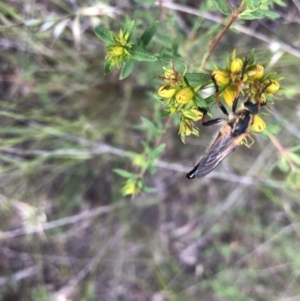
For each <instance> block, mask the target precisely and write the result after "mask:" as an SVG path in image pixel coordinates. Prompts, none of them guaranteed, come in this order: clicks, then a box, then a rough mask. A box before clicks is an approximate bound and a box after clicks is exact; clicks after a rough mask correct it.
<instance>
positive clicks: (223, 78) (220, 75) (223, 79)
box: [212, 69, 230, 85]
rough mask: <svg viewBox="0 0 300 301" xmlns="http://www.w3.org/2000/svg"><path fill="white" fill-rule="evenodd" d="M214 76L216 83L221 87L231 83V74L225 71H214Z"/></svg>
mask: <svg viewBox="0 0 300 301" xmlns="http://www.w3.org/2000/svg"><path fill="white" fill-rule="evenodd" d="M212 76H213V77H214V78H215V80H216V82H217V83H218V84H221V85H227V84H228V83H229V81H230V75H229V72H227V71H226V70H223V69H217V70H214V71H213V73H212Z"/></svg>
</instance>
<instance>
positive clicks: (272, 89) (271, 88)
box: [264, 79, 280, 93]
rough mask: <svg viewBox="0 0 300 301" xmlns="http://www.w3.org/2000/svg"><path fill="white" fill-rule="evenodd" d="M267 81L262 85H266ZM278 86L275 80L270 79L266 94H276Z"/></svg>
mask: <svg viewBox="0 0 300 301" xmlns="http://www.w3.org/2000/svg"><path fill="white" fill-rule="evenodd" d="M268 83H269V81H264V84H266V85H268ZM279 87H280V85H279V83H278V81H277V80H274V79H271V84H270V85H269V86H268V87H267V89H266V93H274V92H277V91H278V89H279Z"/></svg>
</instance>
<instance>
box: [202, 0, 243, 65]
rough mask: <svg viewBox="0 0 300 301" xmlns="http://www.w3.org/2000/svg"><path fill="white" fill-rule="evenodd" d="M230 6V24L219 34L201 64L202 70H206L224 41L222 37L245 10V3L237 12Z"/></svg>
mask: <svg viewBox="0 0 300 301" xmlns="http://www.w3.org/2000/svg"><path fill="white" fill-rule="evenodd" d="M228 6H229V7H230V9H231V11H232V15H231V19H230V21H229V22H228V24H227V25H226V26H225V27H224V28H223V30H222V31H221V32H220V33H219V35H218V36H217V37H216V39H215V41H214V43H213V44H212V46H211V48H210V50H209V52H208V55H207V56H206V58H205V60H204V61H203V62H202V64H201V69H203V68H204V66H205V65H206V63H207V62H208V60H209V59H210V57H211V55H212V54H213V52H214V50H215V48H216V47H217V45H218V43H219V42H220V40H221V39H222V37H223V36H224V35H225V33H226V32H227V31H228V29H229V28H230V26H231V25H232V24H233V23H234V22H235V20H236V19H237V18H238V17H239V14H240V13H241V12H242V11H243V10H244V9H245V5H244V1H242V2H241V4H240V6H239V7H238V8H237V9H236V10H233V9H232V7H231V5H230V3H228Z"/></svg>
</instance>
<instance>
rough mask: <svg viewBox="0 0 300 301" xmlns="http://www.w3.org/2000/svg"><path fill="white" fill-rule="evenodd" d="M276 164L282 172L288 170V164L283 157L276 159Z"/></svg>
mask: <svg viewBox="0 0 300 301" xmlns="http://www.w3.org/2000/svg"><path fill="white" fill-rule="evenodd" d="M277 165H278V167H279V168H280V169H281V170H282V171H283V172H288V171H289V170H290V166H289V164H288V162H287V161H286V159H285V158H284V157H281V158H280V159H279V160H278V162H277Z"/></svg>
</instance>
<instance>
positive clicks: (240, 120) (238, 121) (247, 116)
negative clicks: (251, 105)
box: [228, 110, 253, 137]
mask: <svg viewBox="0 0 300 301" xmlns="http://www.w3.org/2000/svg"><path fill="white" fill-rule="evenodd" d="M252 119H253V115H252V114H251V113H249V112H248V111H246V110H242V111H239V112H236V113H235V114H233V116H229V120H228V124H229V126H230V127H231V128H232V132H231V134H232V136H233V137H237V136H240V135H242V134H245V133H246V132H248V129H249V128H250V125H251V122H252Z"/></svg>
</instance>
